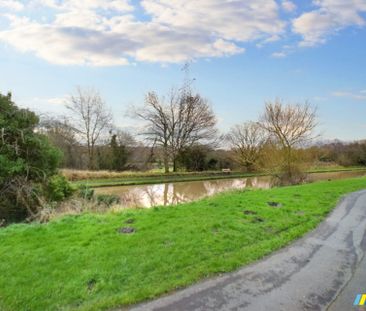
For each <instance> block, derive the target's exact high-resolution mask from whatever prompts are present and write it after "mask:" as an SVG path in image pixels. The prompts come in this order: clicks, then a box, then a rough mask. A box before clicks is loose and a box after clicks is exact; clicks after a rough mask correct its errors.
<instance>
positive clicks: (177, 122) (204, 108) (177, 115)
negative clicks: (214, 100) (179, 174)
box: [170, 92, 217, 171]
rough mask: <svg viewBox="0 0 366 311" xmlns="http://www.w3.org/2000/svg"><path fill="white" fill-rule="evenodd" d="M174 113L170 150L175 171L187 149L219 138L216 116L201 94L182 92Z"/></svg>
mask: <svg viewBox="0 0 366 311" xmlns="http://www.w3.org/2000/svg"><path fill="white" fill-rule="evenodd" d="M174 109H175V111H174V112H172V119H173V120H172V122H171V123H170V125H171V128H170V132H171V135H170V148H171V156H172V161H173V170H174V171H176V169H177V157H178V156H179V154H180V153H181V152H182V151H183V150H184V149H185V148H190V147H192V146H193V145H195V144H197V143H201V144H207V143H210V142H212V141H213V140H214V139H215V138H216V136H217V130H216V123H217V120H216V116H215V114H214V113H213V111H212V109H211V107H210V105H209V104H208V102H207V100H205V99H204V98H202V97H201V96H200V95H199V94H196V95H193V94H191V92H182V94H181V96H180V98H179V101H178V103H177V104H176V105H175V107H174Z"/></svg>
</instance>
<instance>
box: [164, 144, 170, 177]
mask: <svg viewBox="0 0 366 311" xmlns="http://www.w3.org/2000/svg"><path fill="white" fill-rule="evenodd" d="M164 170H165V174H168V173H169V153H168V146H167V145H164Z"/></svg>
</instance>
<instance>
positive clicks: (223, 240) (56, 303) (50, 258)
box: [0, 178, 366, 310]
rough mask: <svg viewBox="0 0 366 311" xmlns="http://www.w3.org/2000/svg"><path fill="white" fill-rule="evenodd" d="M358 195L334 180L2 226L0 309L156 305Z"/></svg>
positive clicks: (358, 182) (353, 183) (349, 183)
mask: <svg viewBox="0 0 366 311" xmlns="http://www.w3.org/2000/svg"><path fill="white" fill-rule="evenodd" d="M363 188H366V178H355V179H347V180H336V181H329V182H318V183H313V184H307V185H302V186H292V187H284V188H274V189H270V190H249V191H248V190H247V191H235V192H230V193H223V194H219V195H217V196H214V197H210V198H207V199H204V200H201V201H197V202H192V203H188V204H182V205H177V206H174V207H157V208H152V209H149V210H141V209H140V210H126V211H124V212H120V213H115V214H114V213H106V214H83V215H77V216H66V217H64V218H61V219H56V220H54V221H52V222H50V223H48V224H43V225H41V224H31V225H26V224H18V225H12V226H9V227H7V228H5V229H2V230H0V310H105V309H109V308H114V307H117V306H126V305H128V304H132V303H136V302H139V301H142V300H145V299H150V298H154V297H157V296H158V295H161V294H163V293H166V292H169V291H172V290H175V289H177V288H180V287H183V286H187V285H189V284H192V283H194V282H196V281H198V280H200V279H202V278H206V277H209V276H212V275H214V274H216V273H220V272H227V271H232V270H234V269H237V268H238V267H240V266H242V265H245V264H248V263H250V262H253V261H255V260H258V259H260V258H262V257H263V256H265V255H268V254H270V253H271V252H273V251H274V250H277V249H279V248H281V247H283V246H285V245H287V244H288V243H289V242H291V241H293V240H294V239H297V238H299V237H301V236H302V235H303V234H304V233H306V232H308V231H309V230H311V229H313V228H314V227H316V226H317V225H318V224H319V222H320V221H321V220H323V219H324V217H325V216H326V215H327V214H328V213H329V212H330V211H331V210H332V208H333V207H334V206H335V205H336V203H337V201H338V200H339V198H340V197H341V196H342V195H343V194H346V193H349V192H352V191H356V190H359V189H363ZM271 201H274V202H279V203H281V204H282V207H280V208H274V207H271V206H269V205H268V204H267V202H271ZM244 211H249V212H245V213H244ZM128 220H129V221H128ZM127 221H128V222H130V223H128V224H127V223H126V222H127ZM120 227H133V228H135V230H136V232H135V233H133V234H120V233H119V232H118V229H119V228H120Z"/></svg>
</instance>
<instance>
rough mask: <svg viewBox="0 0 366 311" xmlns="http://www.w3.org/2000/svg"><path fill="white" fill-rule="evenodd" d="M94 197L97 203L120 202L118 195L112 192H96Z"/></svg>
mask: <svg viewBox="0 0 366 311" xmlns="http://www.w3.org/2000/svg"><path fill="white" fill-rule="evenodd" d="M96 199H97V203H98V204H105V205H106V206H111V205H113V204H119V203H120V202H121V199H120V198H119V196H117V195H113V194H98V195H97V198H96Z"/></svg>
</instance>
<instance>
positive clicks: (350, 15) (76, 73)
mask: <svg viewBox="0 0 366 311" xmlns="http://www.w3.org/2000/svg"><path fill="white" fill-rule="evenodd" d="M365 56H366V0H353V1H351V0H314V1H307V2H305V1H298V2H297V1H280V0H279V1H274V0H245V1H244V0H243V1H237V0H234V1H223V0H195V1H193V0H185V1H183V0H169V1H168V0H144V1H128V0H110V1H108V0H89V1H76V0H65V1H58V0H24V1H15V0H0V68H1V75H0V91H1V92H7V91H12V92H13V94H14V99H15V100H16V102H17V103H18V104H20V105H22V106H25V107H29V108H32V109H34V110H37V111H39V112H42V113H43V112H50V113H63V112H64V111H65V110H64V105H63V103H64V101H65V98H67V96H68V95H69V94H70V93H72V92H73V91H74V89H75V87H76V86H78V85H79V86H85V87H94V88H96V89H97V90H99V91H100V93H101V95H102V96H103V98H104V99H105V100H106V102H107V104H108V105H109V106H110V107H111V109H112V110H113V113H114V116H115V122H116V123H117V125H119V126H120V127H129V128H131V127H133V126H135V125H136V123H135V122H133V121H132V120H130V119H128V118H126V117H125V111H126V109H127V108H128V107H129V106H130V105H141V104H143V100H144V94H145V93H146V92H148V91H150V90H155V91H157V92H158V93H159V94H162V95H163V94H164V93H167V92H168V91H169V89H170V88H171V87H174V86H176V87H178V86H179V85H180V84H181V83H182V80H183V77H184V75H183V73H182V71H181V68H182V66H183V64H184V62H186V61H190V62H191V66H190V75H191V77H192V78H195V82H194V87H195V88H196V89H197V90H199V91H200V93H201V94H202V95H204V96H205V97H206V98H208V99H209V100H210V102H211V104H212V106H213V108H214V110H215V112H216V114H217V115H218V118H219V127H220V129H221V130H222V131H226V130H228V129H229V128H230V127H231V126H232V125H234V124H236V123H240V122H243V121H246V120H255V119H256V118H257V117H258V115H259V114H260V113H261V111H262V109H263V104H264V102H265V101H266V100H272V99H274V98H276V97H280V98H282V99H283V100H285V101H288V102H303V101H305V100H308V101H310V103H312V104H313V105H316V106H317V107H318V115H319V123H320V125H319V128H318V132H320V133H321V134H322V136H323V138H324V139H333V138H339V139H342V140H354V139H364V138H366V119H365V116H366V57H365Z"/></svg>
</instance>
